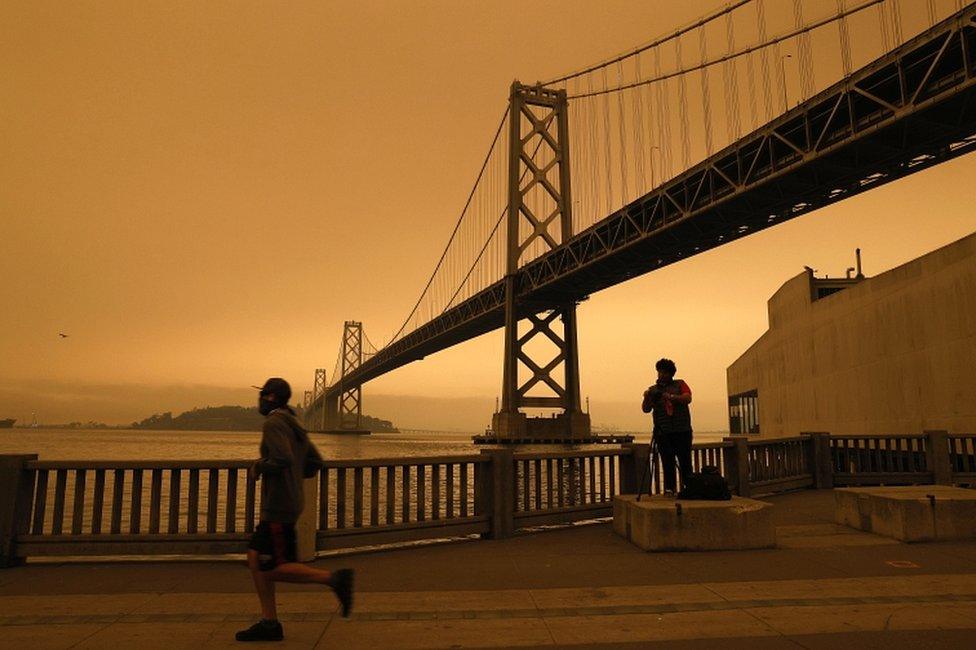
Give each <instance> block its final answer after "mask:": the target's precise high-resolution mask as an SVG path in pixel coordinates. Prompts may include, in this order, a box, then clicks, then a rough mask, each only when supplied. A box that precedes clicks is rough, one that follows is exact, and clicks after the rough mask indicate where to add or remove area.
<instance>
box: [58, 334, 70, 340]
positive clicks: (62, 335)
mask: <svg viewBox="0 0 976 650" xmlns="http://www.w3.org/2000/svg"><path fill="white" fill-rule="evenodd" d="M58 336H60V337H61V338H63V339H66V338H68V335H67V334H65V333H64V332H58Z"/></svg>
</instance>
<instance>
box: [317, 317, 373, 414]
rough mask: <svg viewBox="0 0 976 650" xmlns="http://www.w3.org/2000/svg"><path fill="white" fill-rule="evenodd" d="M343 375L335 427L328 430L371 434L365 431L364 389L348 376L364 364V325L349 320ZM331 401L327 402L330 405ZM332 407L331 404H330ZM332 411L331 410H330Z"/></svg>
mask: <svg viewBox="0 0 976 650" xmlns="http://www.w3.org/2000/svg"><path fill="white" fill-rule="evenodd" d="M341 359H342V369H341V371H342V375H341V376H340V377H339V392H338V394H337V395H336V398H335V416H336V418H335V425H330V426H329V427H328V429H330V430H332V431H334V432H336V433H369V431H367V430H365V429H363V387H362V385H361V384H351V383H348V382H347V381H346V376H347V375H349V373H351V372H352V371H353V370H355V369H356V368H358V367H359V366H360V364H362V362H363V324H362V323H361V322H359V321H351V320H347V321H346V322H345V325H344V326H343V330H342V357H341ZM329 402H330V401H329V400H326V403H327V404H328V403H329ZM330 407H331V404H330ZM330 410H331V409H330Z"/></svg>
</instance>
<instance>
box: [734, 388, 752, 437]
mask: <svg viewBox="0 0 976 650" xmlns="http://www.w3.org/2000/svg"><path fill="white" fill-rule="evenodd" d="M729 431H730V432H732V433H759V391H758V390H750V391H746V392H745V393H739V394H738V395H730V396H729Z"/></svg>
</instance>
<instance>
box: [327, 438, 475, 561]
mask: <svg viewBox="0 0 976 650" xmlns="http://www.w3.org/2000/svg"><path fill="white" fill-rule="evenodd" d="M490 460H491V459H490V458H488V457H486V456H481V455H469V456H433V457H424V458H419V457H417V458H385V459H371V460H334V461H326V463H325V466H324V467H323V469H322V471H321V472H320V474H319V482H318V485H319V499H318V531H317V533H316V543H315V548H316V549H317V550H328V549H335V548H347V547H359V546H370V545H375V544H384V543H390V542H403V541H411V540H418V539H427V538H438V537H457V536H462V535H471V534H482V533H487V532H488V531H489V528H488V515H487V512H486V510H487V505H486V503H485V500H484V497H485V495H486V491H485V489H484V487H483V486H484V484H485V481H486V471H487V469H486V466H487V464H488V463H489V462H490ZM479 487H480V489H479ZM479 497H480V498H479Z"/></svg>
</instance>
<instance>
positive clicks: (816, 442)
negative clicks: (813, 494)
mask: <svg viewBox="0 0 976 650" xmlns="http://www.w3.org/2000/svg"><path fill="white" fill-rule="evenodd" d="M800 435H801V436H806V437H807V440H805V441H804V442H805V444H806V445H807V452H808V455H807V458H808V459H809V461H810V474H812V475H813V487H814V488H815V489H817V490H829V489H830V488H832V487H834V465H833V463H832V462H831V459H830V434H829V433H827V432H825V431H804V432H802V433H800Z"/></svg>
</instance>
